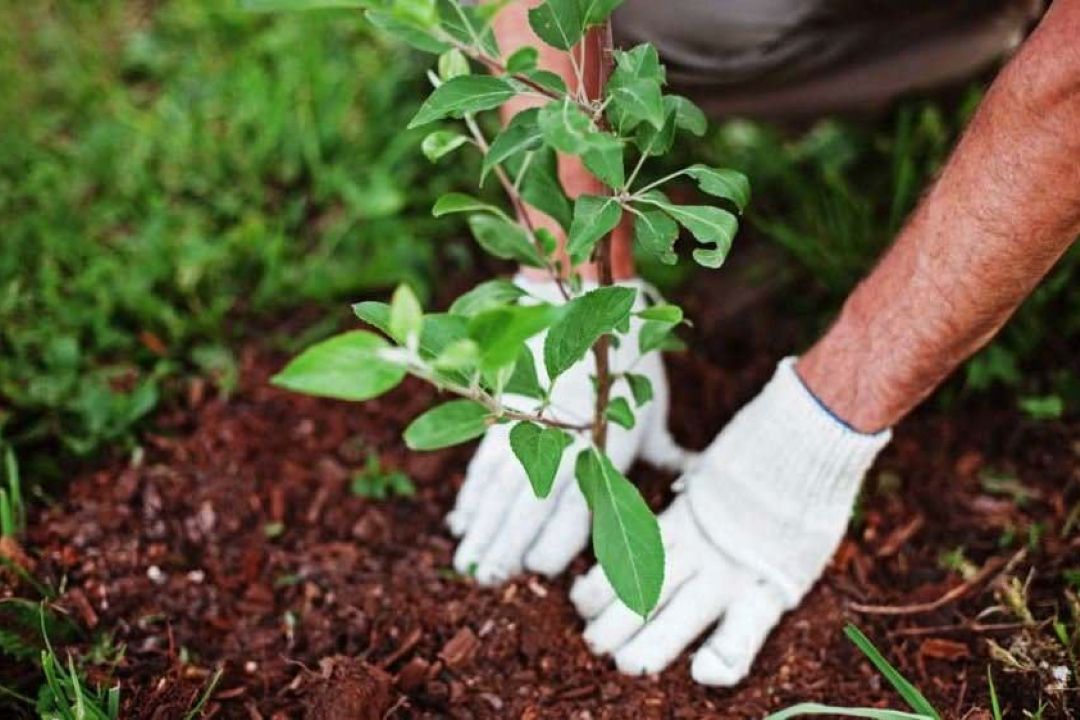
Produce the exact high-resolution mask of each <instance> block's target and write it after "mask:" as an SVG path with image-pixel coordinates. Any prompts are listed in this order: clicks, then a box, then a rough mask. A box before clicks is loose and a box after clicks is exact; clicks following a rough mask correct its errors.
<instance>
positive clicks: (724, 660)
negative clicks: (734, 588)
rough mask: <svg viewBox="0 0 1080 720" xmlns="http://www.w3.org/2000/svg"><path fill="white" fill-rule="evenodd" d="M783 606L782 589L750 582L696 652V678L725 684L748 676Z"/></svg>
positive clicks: (691, 671) (692, 672) (693, 674)
mask: <svg viewBox="0 0 1080 720" xmlns="http://www.w3.org/2000/svg"><path fill="white" fill-rule="evenodd" d="M784 609H785V607H784V602H783V600H782V598H781V597H780V595H779V593H778V592H776V591H775V590H774V589H773V588H772V586H771V585H769V584H768V583H767V582H765V581H760V580H759V581H755V582H753V583H751V584H749V587H747V588H746V589H745V590H744V591H743V592H742V593H740V595H739V597H738V598H737V599H736V600H735V601H734V602H732V604H731V608H730V609H729V610H728V612H727V613H726V614H725V616H724V619H723V621H722V622H721V624H720V627H719V628H718V629H717V631H716V632H715V633H713V635H712V637H710V638H709V639H708V640H707V641H706V642H705V644H704V645H702V646H701V647H700V648H699V649H698V651H697V652H696V653H695V654H694V660H693V663H692V665H691V668H690V674H691V675H692V676H693V678H694V680H696V681H697V682H699V683H701V684H703V685H720V686H725V687H726V686H730V685H735V684H736V683H738V682H739V681H740V680H742V679H743V678H744V677H746V675H747V673H749V672H750V666H751V665H752V664H753V662H754V658H755V657H757V654H758V651H759V650H761V646H762V645H763V644H764V643H765V638H767V637H768V635H769V632H770V631H772V629H773V628H774V627H776V623H777V622H778V621H779V620H780V617H781V616H782V615H783V614H784Z"/></svg>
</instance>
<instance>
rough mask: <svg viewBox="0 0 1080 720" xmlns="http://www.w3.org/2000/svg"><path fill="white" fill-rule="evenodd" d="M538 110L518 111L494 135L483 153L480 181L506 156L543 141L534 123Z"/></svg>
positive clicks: (524, 150)
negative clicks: (501, 129)
mask: <svg viewBox="0 0 1080 720" xmlns="http://www.w3.org/2000/svg"><path fill="white" fill-rule="evenodd" d="M539 112H540V110H539V109H538V108H529V109H528V110H523V111H521V112H519V113H518V114H517V115H515V116H514V117H513V118H512V119H511V120H510V122H509V123H507V125H506V127H505V128H503V131H502V132H500V133H499V134H498V135H497V136H496V137H495V139H494V140H493V141H492V143H491V147H489V148H488V151H487V154H486V155H484V164H483V167H482V168H481V170H480V181H481V182H483V179H484V178H485V177H486V176H487V174H488V173H489V172H491V169H492V168H494V167H495V166H496V165H498V164H500V163H502V162H504V161H505V160H506V159H507V158H509V157H512V156H514V155H518V154H519V153H524V152H528V151H530V150H536V149H537V148H539V147H540V145H541V144H542V143H543V135H542V134H541V132H540V127H539V126H538V125H537V124H536V116H537V114H538V113H539Z"/></svg>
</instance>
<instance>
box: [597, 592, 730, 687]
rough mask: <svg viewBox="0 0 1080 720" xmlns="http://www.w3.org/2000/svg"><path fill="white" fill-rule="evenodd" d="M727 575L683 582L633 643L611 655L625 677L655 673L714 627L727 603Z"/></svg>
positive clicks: (728, 593)
mask: <svg viewBox="0 0 1080 720" xmlns="http://www.w3.org/2000/svg"><path fill="white" fill-rule="evenodd" d="M730 580H731V573H730V571H727V570H725V571H720V572H717V571H711V572H703V573H698V574H697V575H695V576H694V577H692V578H690V579H689V580H688V581H686V582H685V583H684V584H683V585H682V586H681V587H680V588H679V590H678V592H676V593H675V596H674V597H672V598H671V600H670V601H669V602H668V603H667V604H666V605H664V606H663V607H662V608H661V609H660V611H659V612H658V613H657V614H656V615H655V616H654V617H653V618H652V620H650V621H649V623H648V624H647V625H646V626H645V627H644V628H642V629H641V631H640V632H639V633H637V634H636V635H635V636H634V637H633V639H631V640H630V641H629V642H627V643H626V644H625V645H623V646H622V647H621V648H619V650H618V651H617V652H616V653H615V665H616V667H618V668H619V670H620V671H621V672H624V673H627V674H629V675H644V674H647V673H657V672H660V671H661V670H663V669H664V668H666V667H667V666H668V665H670V664H671V662H672V661H673V660H675V658H677V657H678V656H679V653H681V652H682V651H683V650H684V649H685V648H686V647H687V646H688V645H689V644H690V643H692V642H693V641H694V639H695V638H697V637H698V636H699V635H701V633H703V632H705V630H706V629H707V628H708V627H709V626H710V625H712V624H713V623H715V622H716V621H717V619H718V618H719V617H720V615H721V614H722V613H723V611H724V607H725V605H726V604H727V603H728V602H729V601H730V600H731V582H730Z"/></svg>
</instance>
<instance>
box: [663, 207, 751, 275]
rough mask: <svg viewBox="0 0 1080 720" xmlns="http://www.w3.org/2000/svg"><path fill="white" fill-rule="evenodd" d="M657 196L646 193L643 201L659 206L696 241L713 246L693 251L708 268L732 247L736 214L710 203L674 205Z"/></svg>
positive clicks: (736, 226)
mask: <svg viewBox="0 0 1080 720" xmlns="http://www.w3.org/2000/svg"><path fill="white" fill-rule="evenodd" d="M657 196H658V195H657V194H653V193H649V194H648V195H647V196H646V198H645V199H644V200H643V202H648V203H651V204H653V205H656V206H658V207H660V208H661V209H662V210H663V211H664V212H666V213H667V214H668V215H670V216H671V217H673V218H674V219H675V220H676V221H677V222H678V223H679V224H680V225H682V226H683V227H685V228H686V229H687V230H689V231H690V234H691V235H693V236H694V238H695V239H696V240H697V241H698V242H699V243H701V244H703V245H713V246H714V247H712V248H708V249H706V248H698V249H697V250H694V259H695V260H696V261H697V262H698V264H700V265H703V266H705V267H708V268H718V267H720V266H721V265H722V264H723V262H724V258H726V257H727V254H728V251H730V250H731V243H732V240H734V238H735V231H736V230H738V227H739V221H738V220H736V219H735V216H734V215H732V214H731V213H729V212H728V211H727V210H723V209H721V208H718V207H712V206H711V205H676V204H674V203H671V202H668V201H666V200H658V199H657Z"/></svg>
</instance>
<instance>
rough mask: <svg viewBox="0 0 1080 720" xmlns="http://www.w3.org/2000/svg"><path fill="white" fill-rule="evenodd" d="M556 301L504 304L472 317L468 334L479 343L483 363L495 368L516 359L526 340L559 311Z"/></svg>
mask: <svg viewBox="0 0 1080 720" xmlns="http://www.w3.org/2000/svg"><path fill="white" fill-rule="evenodd" d="M560 310H561V308H557V307H555V306H553V305H547V304H539V305H505V306H503V307H497V308H493V309H491V310H485V311H484V312H481V313H478V314H476V315H474V316H472V317H471V318H469V337H471V338H472V339H473V340H475V341H476V344H477V345H479V346H480V367H481V368H482V369H484V370H488V371H491V370H496V369H498V368H500V367H503V366H504V365H509V364H510V363H512V362H514V361H515V360H516V359H517V357H518V355H519V354H520V352H521V348H522V346H523V345H524V344H525V341H526V340H528V339H529V338H531V337H532V336H533V335H536V334H537V333H540V332H543V331H544V330H546V329H547V328H548V326H549V325H551V324H552V323H553V322H554V321H555V319H556V318H557V317H559V315H560V312H559V311H560Z"/></svg>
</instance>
